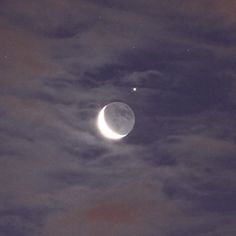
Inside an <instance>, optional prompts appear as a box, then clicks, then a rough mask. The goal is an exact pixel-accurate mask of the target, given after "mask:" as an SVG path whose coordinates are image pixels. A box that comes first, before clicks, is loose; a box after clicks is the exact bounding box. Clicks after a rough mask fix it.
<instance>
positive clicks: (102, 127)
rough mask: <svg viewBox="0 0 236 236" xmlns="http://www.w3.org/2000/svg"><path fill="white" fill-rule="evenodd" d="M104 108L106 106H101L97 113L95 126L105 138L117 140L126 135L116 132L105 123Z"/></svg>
mask: <svg viewBox="0 0 236 236" xmlns="http://www.w3.org/2000/svg"><path fill="white" fill-rule="evenodd" d="M105 109H106V106H105V107H103V108H102V110H101V111H100V112H99V114H98V119H97V126H98V128H99V131H100V132H101V134H102V135H103V136H104V137H105V138H108V139H114V140H118V139H122V138H124V137H125V136H126V135H120V134H117V133H116V132H114V131H113V130H112V129H111V128H110V127H109V126H108V125H107V123H106V120H105Z"/></svg>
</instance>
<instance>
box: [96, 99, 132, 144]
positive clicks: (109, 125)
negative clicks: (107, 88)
mask: <svg viewBox="0 0 236 236" xmlns="http://www.w3.org/2000/svg"><path fill="white" fill-rule="evenodd" d="M134 124H135V115H134V112H133V110H132V109H131V108H130V107H129V106H128V105H127V104H125V103H122V102H112V103H110V104H108V105H106V106H104V107H103V108H102V109H101V110H100V112H99V114H98V118H97V126H98V129H99V131H100V133H101V134H102V135H103V136H104V137H105V138H107V139H112V140H119V139H122V138H124V137H125V136H127V135H128V134H129V133H130V132H131V131H132V129H133V128H134Z"/></svg>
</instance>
